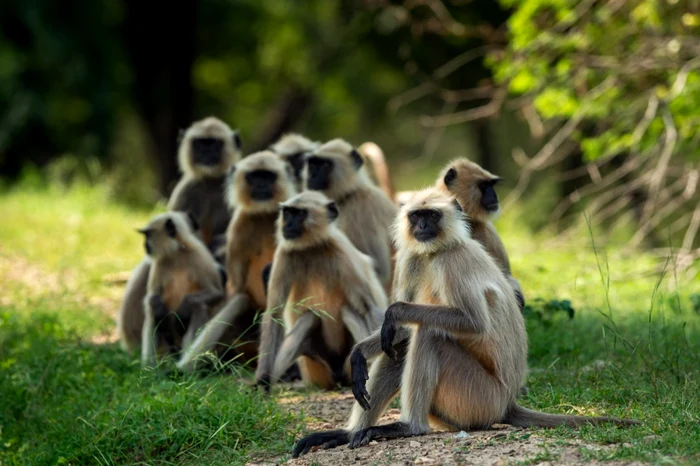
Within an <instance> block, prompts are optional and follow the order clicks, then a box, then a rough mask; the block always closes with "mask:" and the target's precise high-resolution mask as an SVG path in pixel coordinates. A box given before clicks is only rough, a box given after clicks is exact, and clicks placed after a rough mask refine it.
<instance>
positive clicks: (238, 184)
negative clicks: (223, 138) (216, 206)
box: [226, 150, 296, 213]
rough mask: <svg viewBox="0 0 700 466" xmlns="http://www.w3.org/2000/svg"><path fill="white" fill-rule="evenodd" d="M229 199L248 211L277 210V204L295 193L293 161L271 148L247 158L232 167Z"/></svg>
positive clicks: (237, 207)
mask: <svg viewBox="0 0 700 466" xmlns="http://www.w3.org/2000/svg"><path fill="white" fill-rule="evenodd" d="M226 185H227V196H226V198H227V202H228V204H229V206H231V207H232V208H234V207H235V208H236V209H239V208H240V209H242V210H244V211H247V212H256V213H271V212H277V206H278V205H279V203H280V202H283V201H285V200H287V199H289V198H290V197H292V196H293V195H294V194H296V189H295V187H294V175H293V174H292V169H291V167H290V166H289V165H287V164H286V163H284V162H283V161H282V159H280V158H279V157H278V156H277V154H275V153H274V152H271V151H269V150H266V151H262V152H256V153H255V154H252V155H249V156H248V157H246V158H244V159H243V160H241V161H240V162H238V163H237V164H236V165H234V166H233V167H231V169H230V170H229V175H228V180H227V182H226Z"/></svg>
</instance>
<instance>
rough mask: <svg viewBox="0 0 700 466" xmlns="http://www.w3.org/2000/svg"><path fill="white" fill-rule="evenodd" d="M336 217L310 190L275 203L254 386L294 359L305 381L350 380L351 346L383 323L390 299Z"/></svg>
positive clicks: (270, 378)
mask: <svg viewBox="0 0 700 466" xmlns="http://www.w3.org/2000/svg"><path fill="white" fill-rule="evenodd" d="M337 217H338V208H337V207H336V205H335V203H334V202H333V201H331V200H329V199H328V198H327V197H326V196H324V195H323V194H321V193H319V192H315V191H306V192H303V193H301V194H298V195H296V196H294V197H292V198H291V199H289V200H287V201H285V202H283V203H281V204H280V214H279V217H278V220H277V244H278V246H277V250H276V252H275V258H274V261H273V266H272V271H271V275H270V288H269V289H270V295H269V297H268V300H267V312H266V313H265V315H264V317H263V324H262V337H261V340H260V358H259V360H258V367H257V371H256V374H255V379H256V382H257V383H258V384H264V385H266V386H268V385H269V384H270V383H271V382H272V381H277V380H279V379H280V378H281V377H282V375H283V374H284V373H285V371H286V370H287V369H288V368H289V367H290V366H291V365H292V364H293V363H294V361H295V360H297V358H298V362H299V367H300V371H301V378H302V380H304V381H305V382H307V383H309V384H313V385H317V386H320V387H322V388H325V389H331V388H333V387H334V386H335V385H336V384H337V383H346V382H349V381H350V374H349V370H348V369H349V361H348V356H349V354H350V350H351V348H352V346H353V345H354V344H355V343H357V342H359V341H360V340H363V339H364V338H366V337H367V336H369V335H370V334H371V333H372V332H373V331H374V330H376V329H377V328H379V326H380V325H381V322H382V320H383V310H384V309H386V304H387V299H386V295H385V294H384V289H383V288H382V285H381V283H380V282H379V279H378V278H377V276H376V274H375V272H374V266H373V264H372V259H371V258H370V257H369V256H367V255H365V254H363V253H361V252H360V251H359V250H358V249H357V248H356V247H355V246H354V245H353V244H352V243H351V242H350V240H349V239H348V238H347V236H345V234H344V233H343V232H341V231H340V230H339V229H338V227H337V226H336V225H335V220H336V219H337ZM280 318H282V319H283V320H284V327H285V328H286V329H287V332H286V335H285V331H284V328H283V327H282V325H281V324H280V323H279V320H280Z"/></svg>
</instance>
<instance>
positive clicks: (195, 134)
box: [117, 117, 241, 351]
mask: <svg viewBox="0 0 700 466" xmlns="http://www.w3.org/2000/svg"><path fill="white" fill-rule="evenodd" d="M240 147H241V140H240V137H239V136H238V131H233V130H231V128H230V127H229V126H228V125H226V123H224V122H222V121H221V120H219V119H217V118H214V117H208V118H205V119H203V120H200V121H196V122H194V123H193V124H192V125H191V126H190V127H189V128H188V129H187V130H186V131H185V132H184V134H183V136H182V139H181V141H180V146H179V150H178V163H179V165H180V171H181V172H182V174H183V175H182V178H181V179H180V181H179V182H178V184H177V186H176V187H175V190H174V191H173V193H172V195H171V196H170V200H169V202H168V210H171V211H183V212H188V213H190V214H191V215H192V216H193V217H194V219H195V220H196V221H197V223H198V225H199V226H200V231H199V233H198V234H199V235H200V236H201V238H202V240H203V241H204V243H205V244H206V245H207V247H209V249H210V250H211V251H212V252H213V253H214V254H217V251H220V250H221V248H222V246H223V245H224V243H225V232H226V227H227V226H228V222H229V220H230V218H231V214H230V211H229V208H228V206H227V205H226V202H225V199H224V197H225V196H224V181H225V176H226V172H227V171H228V169H229V168H230V167H231V166H232V165H233V164H234V163H235V162H237V161H238V160H239V159H240V157H241V154H240ZM218 256H219V258H220V259H221V258H222V257H223V254H221V253H219V254H218ZM149 271H150V260H149V259H148V258H147V257H146V258H144V259H143V260H142V261H141V262H140V263H139V264H138V265H137V266H136V268H135V269H134V270H133V271H132V272H131V275H130V276H129V280H128V282H127V285H126V290H125V292H124V299H123V300H122V303H121V305H120V307H119V312H118V313H117V329H118V332H119V335H120V337H121V345H122V348H124V349H125V350H127V351H133V350H134V349H136V348H137V347H138V346H139V345H140V344H141V334H142V329H143V320H144V308H143V298H144V296H145V295H146V288H147V284H148V273H149Z"/></svg>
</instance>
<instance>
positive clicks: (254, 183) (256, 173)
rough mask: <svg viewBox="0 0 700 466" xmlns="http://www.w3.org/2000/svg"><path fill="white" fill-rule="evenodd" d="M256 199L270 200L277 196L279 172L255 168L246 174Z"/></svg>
mask: <svg viewBox="0 0 700 466" xmlns="http://www.w3.org/2000/svg"><path fill="white" fill-rule="evenodd" d="M245 180H246V182H247V183H248V187H249V188H250V197H251V198H252V199H253V200H254V201H269V200H270V199H272V198H273V197H274V196H275V182H276V181H277V173H275V172H271V171H270V170H253V171H250V172H248V173H246V174H245Z"/></svg>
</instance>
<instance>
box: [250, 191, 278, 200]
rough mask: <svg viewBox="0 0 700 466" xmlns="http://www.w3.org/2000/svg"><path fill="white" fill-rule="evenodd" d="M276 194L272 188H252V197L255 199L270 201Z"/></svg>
mask: <svg viewBox="0 0 700 466" xmlns="http://www.w3.org/2000/svg"><path fill="white" fill-rule="evenodd" d="M274 196H275V194H274V193H273V192H272V190H271V189H270V188H253V189H251V190H250V198H251V199H252V200H254V201H269V200H271V199H272V198H273V197H274Z"/></svg>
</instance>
